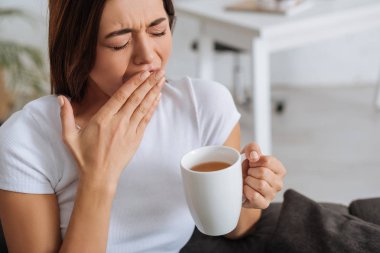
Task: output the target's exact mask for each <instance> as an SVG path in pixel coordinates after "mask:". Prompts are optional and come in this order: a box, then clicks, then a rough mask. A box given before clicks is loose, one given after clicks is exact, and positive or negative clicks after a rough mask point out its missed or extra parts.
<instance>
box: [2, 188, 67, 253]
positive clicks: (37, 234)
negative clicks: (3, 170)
mask: <svg viewBox="0 0 380 253" xmlns="http://www.w3.org/2000/svg"><path fill="white" fill-rule="evenodd" d="M0 219H1V223H2V226H3V230H4V235H5V240H6V242H7V247H8V251H9V252H10V253H18V252H20V253H22V252H30V253H45V252H46V253H47V252H58V250H59V247H60V245H61V234H60V230H59V209H58V204H57V200H56V197H55V195H54V194H53V195H51V194H49V195H42V194H23V193H16V192H9V191H3V190H0Z"/></svg>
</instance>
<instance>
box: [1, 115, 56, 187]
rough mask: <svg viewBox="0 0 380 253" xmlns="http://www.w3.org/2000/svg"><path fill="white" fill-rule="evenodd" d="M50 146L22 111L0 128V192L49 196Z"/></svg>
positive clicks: (50, 179)
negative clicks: (0, 190)
mask: <svg viewBox="0 0 380 253" xmlns="http://www.w3.org/2000/svg"><path fill="white" fill-rule="evenodd" d="M50 153H51V146H50V145H49V141H48V139H47V137H46V136H45V135H44V134H43V131H42V130H41V129H40V128H39V126H38V124H37V122H36V121H35V120H34V119H33V116H32V115H31V114H30V113H29V112H28V110H26V109H25V108H24V109H23V110H22V111H19V112H16V113H15V114H13V115H12V117H11V118H9V119H8V120H7V121H6V122H5V123H4V125H3V126H1V127H0V189H3V190H8V191H14V192H21V193H32V194H52V193H54V189H53V187H52V181H54V180H53V178H54V175H53V174H54V172H53V170H54V169H53V167H52V165H51V162H49V161H50V159H51V158H50V156H49V154H50Z"/></svg>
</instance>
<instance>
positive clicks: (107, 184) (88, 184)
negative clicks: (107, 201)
mask: <svg viewBox="0 0 380 253" xmlns="http://www.w3.org/2000/svg"><path fill="white" fill-rule="evenodd" d="M116 189H117V182H113V181H111V180H106V179H104V178H95V177H80V178H79V184H78V192H91V193H93V194H97V195H100V196H104V197H110V198H113V196H114V195H115V194H116Z"/></svg>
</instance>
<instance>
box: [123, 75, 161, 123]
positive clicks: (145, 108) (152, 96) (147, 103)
mask: <svg viewBox="0 0 380 253" xmlns="http://www.w3.org/2000/svg"><path fill="white" fill-rule="evenodd" d="M164 82H165V78H162V80H161V81H160V83H159V84H158V85H157V86H156V87H154V88H153V89H152V90H150V92H149V93H148V94H147V95H146V97H145V98H144V100H143V101H142V102H141V103H140V105H139V106H138V107H137V108H136V109H135V111H134V112H133V114H132V116H131V118H130V121H129V122H130V126H131V127H136V128H137V126H138V125H139V124H140V121H141V120H142V119H143V118H144V117H145V116H146V115H147V114H148V112H149V111H150V108H151V107H152V106H153V104H154V102H155V100H156V99H157V97H158V95H159V94H160V92H161V88H162V86H163V84H164Z"/></svg>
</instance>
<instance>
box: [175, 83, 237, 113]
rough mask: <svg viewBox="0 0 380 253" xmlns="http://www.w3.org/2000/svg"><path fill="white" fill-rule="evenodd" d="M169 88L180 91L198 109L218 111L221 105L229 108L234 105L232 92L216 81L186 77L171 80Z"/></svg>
mask: <svg viewBox="0 0 380 253" xmlns="http://www.w3.org/2000/svg"><path fill="white" fill-rule="evenodd" d="M168 86H169V89H172V90H176V91H178V93H179V94H182V96H183V97H184V98H185V97H187V98H190V100H191V101H192V102H193V103H194V104H195V106H196V107H197V108H198V107H207V108H209V109H213V108H214V109H217V107H219V105H220V104H225V105H227V106H229V105H231V103H232V104H233V99H232V96H231V93H230V91H229V90H228V89H227V88H226V87H225V86H224V85H222V84H221V83H218V82H215V81H211V80H203V79H197V78H190V77H184V78H181V79H178V80H170V81H169V82H168ZM219 109H220V108H219Z"/></svg>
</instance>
